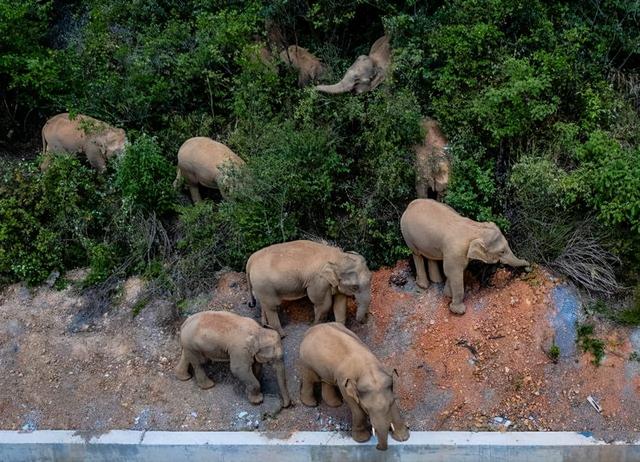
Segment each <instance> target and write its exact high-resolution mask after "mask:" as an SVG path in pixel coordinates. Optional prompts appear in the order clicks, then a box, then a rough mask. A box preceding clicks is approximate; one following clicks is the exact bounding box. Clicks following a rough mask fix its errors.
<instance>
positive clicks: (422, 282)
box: [416, 280, 429, 290]
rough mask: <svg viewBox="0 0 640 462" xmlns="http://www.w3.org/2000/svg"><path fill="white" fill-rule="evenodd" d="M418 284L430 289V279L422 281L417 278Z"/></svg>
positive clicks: (422, 287)
mask: <svg viewBox="0 0 640 462" xmlns="http://www.w3.org/2000/svg"><path fill="white" fill-rule="evenodd" d="M416 285H417V286H418V287H420V288H421V289H425V290H426V289H428V288H429V281H421V280H417V281H416Z"/></svg>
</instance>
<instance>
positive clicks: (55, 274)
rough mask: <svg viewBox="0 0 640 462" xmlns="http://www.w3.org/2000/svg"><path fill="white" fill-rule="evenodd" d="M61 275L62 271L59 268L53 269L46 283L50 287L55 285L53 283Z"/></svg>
mask: <svg viewBox="0 0 640 462" xmlns="http://www.w3.org/2000/svg"><path fill="white" fill-rule="evenodd" d="M59 277H60V271H57V270H54V271H51V274H49V277H48V278H47V280H46V281H45V282H44V283H45V284H46V285H47V286H49V287H53V285H54V284H55V283H56V281H57V280H58V278H59Z"/></svg>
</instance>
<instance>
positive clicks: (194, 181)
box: [173, 136, 244, 202]
mask: <svg viewBox="0 0 640 462" xmlns="http://www.w3.org/2000/svg"><path fill="white" fill-rule="evenodd" d="M243 165H244V161H243V160H242V159H241V158H240V157H238V156H237V155H236V153H234V152H233V151H232V150H231V149H229V148H228V147H226V146H225V145H224V144H222V143H218V142H217V141H213V140H212V139H211V138H205V137H203V136H197V137H195V138H189V139H188V140H187V141H185V142H184V143H183V144H182V146H180V149H179V150H178V168H177V175H176V179H175V181H174V182H173V187H174V188H177V187H178V185H179V183H180V178H184V179H185V181H186V183H187V185H188V186H189V192H190V193H191V199H192V200H193V202H200V201H201V200H202V197H201V196H200V190H199V189H198V188H199V186H204V187H207V188H213V189H219V190H220V194H222V197H225V195H226V194H227V193H228V192H229V188H230V187H231V183H230V181H231V178H230V177H229V169H232V168H234V167H235V168H239V167H242V166H243Z"/></svg>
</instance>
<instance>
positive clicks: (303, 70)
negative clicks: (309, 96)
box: [280, 45, 326, 88]
mask: <svg viewBox="0 0 640 462" xmlns="http://www.w3.org/2000/svg"><path fill="white" fill-rule="evenodd" d="M280 59H281V60H282V61H283V62H284V63H285V64H287V65H289V66H291V67H292V68H294V69H296V70H297V71H298V86H299V87H300V88H302V87H304V86H306V85H308V84H309V83H310V82H313V81H317V80H319V79H320V78H322V76H323V75H324V73H325V71H326V69H325V66H324V64H322V62H321V61H320V60H319V59H318V58H316V57H315V56H314V55H313V54H312V53H311V52H309V50H307V49H306V48H302V47H299V46H297V45H291V46H289V47H288V48H286V49H285V50H282V51H281V52H280Z"/></svg>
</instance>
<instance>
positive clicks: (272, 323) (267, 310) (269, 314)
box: [262, 305, 286, 338]
mask: <svg viewBox="0 0 640 462" xmlns="http://www.w3.org/2000/svg"><path fill="white" fill-rule="evenodd" d="M262 310H263V313H264V314H265V316H266V318H267V325H268V326H269V327H271V328H272V329H275V330H277V331H278V333H279V334H280V337H283V338H284V336H285V335H286V334H285V333H284V330H283V329H282V326H281V325H280V317H279V316H278V306H277V305H273V306H272V305H262Z"/></svg>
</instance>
